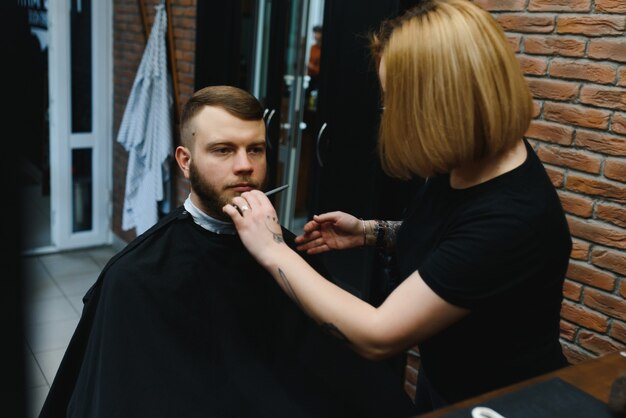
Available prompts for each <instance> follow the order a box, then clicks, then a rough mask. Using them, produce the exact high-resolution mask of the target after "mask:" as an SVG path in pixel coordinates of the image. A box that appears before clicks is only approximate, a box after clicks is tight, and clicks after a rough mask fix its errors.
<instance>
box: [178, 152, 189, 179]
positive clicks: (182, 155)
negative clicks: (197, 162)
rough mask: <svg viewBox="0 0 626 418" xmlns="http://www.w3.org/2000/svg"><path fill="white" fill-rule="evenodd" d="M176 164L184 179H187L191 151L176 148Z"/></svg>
mask: <svg viewBox="0 0 626 418" xmlns="http://www.w3.org/2000/svg"><path fill="white" fill-rule="evenodd" d="M176 162H177V163H178V166H179V167H180V170H181V171H182V172H183V175H184V176H185V178H186V179H188V178H189V164H191V151H189V149H188V148H187V147H183V146H179V147H176Z"/></svg>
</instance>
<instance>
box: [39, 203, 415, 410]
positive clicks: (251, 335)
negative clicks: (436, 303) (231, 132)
mask: <svg viewBox="0 0 626 418" xmlns="http://www.w3.org/2000/svg"><path fill="white" fill-rule="evenodd" d="M284 232H285V240H286V241H287V242H288V244H289V245H290V246H292V247H293V234H290V233H289V232H287V231H284ZM309 261H311V260H309ZM84 303H85V305H84V308H83V313H82V316H81V319H80V322H79V324H78V327H77V329H76V331H75V333H74V336H73V337H72V340H71V342H70V344H69V346H68V349H67V351H66V353H65V356H64V358H63V361H62V362H61V365H60V367H59V371H58V372H57V375H56V377H55V379H54V382H53V384H52V387H51V389H50V392H49V394H48V397H47V399H46V402H45V404H44V407H43V410H42V412H41V415H40V417H41V418H50V417H66V416H67V417H76V418H78V417H80V418H99V417H102V418H114V417H129V418H131V417H132V418H141V417H150V418H156V417H168V418H169V417H257V416H258V417H331V416H337V417H352V416H359V417H366V416H376V417H393V416H410V415H412V414H413V404H412V403H411V401H410V400H409V398H408V396H407V395H406V394H405V393H404V391H403V388H402V379H401V376H399V375H398V373H397V371H394V372H392V370H391V368H389V367H388V364H387V363H384V362H383V363H380V362H378V363H377V362H371V361H368V360H365V359H362V358H360V357H359V356H358V355H357V354H355V353H353V352H352V351H351V350H350V349H349V348H348V347H346V346H345V345H344V344H343V343H341V342H339V341H337V340H335V339H334V338H333V337H330V336H328V335H326V334H324V333H323V332H322V331H321V330H320V328H319V327H318V326H317V325H316V324H315V323H314V322H313V321H312V320H311V319H310V318H308V317H307V316H306V315H305V314H304V313H303V312H302V311H301V310H300V309H299V308H298V307H297V306H296V304H295V303H293V302H292V301H291V300H290V299H289V298H288V297H287V296H286V295H285V294H284V292H283V291H282V290H281V289H280V288H279V286H278V285H277V284H276V282H275V281H274V279H273V278H272V277H271V276H269V274H268V273H267V272H265V270H263V269H262V268H261V267H260V266H259V265H258V264H257V263H256V262H255V261H254V259H253V258H252V257H251V256H250V255H249V253H248V252H247V250H246V249H245V248H244V247H243V245H242V243H241V241H240V240H239V238H238V237H237V236H236V235H217V234H214V233H211V232H209V231H206V230H204V229H203V228H201V227H200V226H198V225H196V224H195V223H194V222H193V219H192V218H191V216H190V215H189V214H188V213H187V212H186V211H185V210H184V208H182V207H181V208H178V209H177V210H176V211H174V212H173V213H172V214H170V215H168V216H167V217H166V218H164V219H162V220H161V221H160V222H159V223H158V224H157V225H155V226H154V227H153V228H152V229H150V230H149V231H147V232H146V233H145V234H143V235H141V236H140V237H138V238H137V239H135V240H134V241H133V242H131V243H130V244H129V245H128V246H127V247H126V248H125V249H124V250H123V251H121V252H120V253H119V254H117V255H116V256H114V257H113V258H112V259H111V260H110V261H109V263H108V264H107V265H106V266H105V268H104V269H103V271H102V273H101V274H100V277H99V278H98V280H97V282H96V283H95V284H94V286H93V287H92V288H91V289H90V290H89V291H88V292H87V294H86V295H85V297H84Z"/></svg>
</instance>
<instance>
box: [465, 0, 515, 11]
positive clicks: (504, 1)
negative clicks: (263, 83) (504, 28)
mask: <svg viewBox="0 0 626 418" xmlns="http://www.w3.org/2000/svg"><path fill="white" fill-rule="evenodd" d="M474 3H475V4H477V5H478V6H480V7H482V8H483V9H485V10H488V11H490V12H504V11H507V12H521V11H523V10H524V7H526V0H474Z"/></svg>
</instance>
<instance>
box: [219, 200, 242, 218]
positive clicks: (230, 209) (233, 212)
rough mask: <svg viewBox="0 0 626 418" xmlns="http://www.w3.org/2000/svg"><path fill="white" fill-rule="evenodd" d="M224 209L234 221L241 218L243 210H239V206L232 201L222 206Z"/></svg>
mask: <svg viewBox="0 0 626 418" xmlns="http://www.w3.org/2000/svg"><path fill="white" fill-rule="evenodd" d="M222 211H223V212H224V213H225V214H227V215H228V216H230V218H231V219H232V220H233V222H236V221H237V220H238V219H237V218H241V212H239V210H237V208H236V207H235V206H234V205H232V204H230V203H228V204H226V205H225V206H224V207H223V208H222Z"/></svg>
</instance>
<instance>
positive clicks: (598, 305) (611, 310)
mask: <svg viewBox="0 0 626 418" xmlns="http://www.w3.org/2000/svg"><path fill="white" fill-rule="evenodd" d="M584 300H585V305H586V306H588V307H590V308H592V309H594V310H596V311H599V312H602V313H604V314H606V315H608V316H610V317H611V318H617V319H621V320H622V321H624V320H626V300H624V299H623V298H620V297H617V296H614V295H611V294H609V293H607V292H603V291H601V290H596V289H589V288H588V289H585V296H584Z"/></svg>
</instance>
